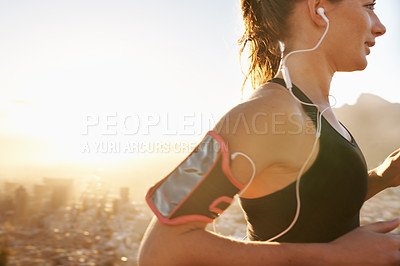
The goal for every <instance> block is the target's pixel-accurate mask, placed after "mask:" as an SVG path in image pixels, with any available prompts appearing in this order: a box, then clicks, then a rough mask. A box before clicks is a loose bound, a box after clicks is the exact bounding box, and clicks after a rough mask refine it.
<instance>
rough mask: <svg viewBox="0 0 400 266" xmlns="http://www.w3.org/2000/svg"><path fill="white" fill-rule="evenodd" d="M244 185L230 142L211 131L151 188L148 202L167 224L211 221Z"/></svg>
mask: <svg viewBox="0 0 400 266" xmlns="http://www.w3.org/2000/svg"><path fill="white" fill-rule="evenodd" d="M243 187H244V185H242V184H241V183H240V182H238V181H237V180H236V179H235V178H234V177H233V175H232V172H231V169H230V157H229V151H228V145H227V144H226V143H225V141H224V140H223V139H222V137H221V136H220V135H218V133H217V132H215V131H209V132H208V133H207V134H206V136H205V137H204V138H203V140H202V141H201V142H200V143H199V145H198V146H197V147H196V148H195V149H194V150H193V151H192V153H191V154H190V155H189V156H188V157H186V159H185V160H184V161H183V162H181V163H180V164H179V165H178V166H177V167H176V168H175V169H174V170H173V171H172V172H171V173H170V174H168V175H167V176H166V177H165V178H164V179H162V180H161V181H159V182H158V183H157V184H155V185H154V186H153V187H151V188H150V189H149V191H148V192H147V194H146V201H147V203H148V204H149V206H150V208H151V209H152V211H153V212H154V213H155V215H156V216H157V218H158V219H159V220H160V221H161V222H162V223H164V224H169V225H175V224H181V223H184V222H188V221H204V222H207V223H211V222H212V221H213V220H214V219H215V218H217V217H218V216H219V215H220V214H221V213H222V212H223V211H224V210H225V209H226V208H228V206H229V205H230V204H231V202H232V200H233V197H234V196H235V195H236V194H237V193H238V192H239V191H240V190H241V189H243Z"/></svg>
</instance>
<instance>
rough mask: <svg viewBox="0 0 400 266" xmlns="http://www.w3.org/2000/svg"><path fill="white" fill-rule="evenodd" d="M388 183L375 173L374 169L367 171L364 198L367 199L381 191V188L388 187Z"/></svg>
mask: <svg viewBox="0 0 400 266" xmlns="http://www.w3.org/2000/svg"><path fill="white" fill-rule="evenodd" d="M388 187H389V185H388V184H387V182H385V180H384V179H383V178H382V177H381V176H380V175H378V174H377V172H376V169H373V170H371V171H369V172H368V193H367V197H366V198H365V200H368V199H370V198H372V197H373V196H375V195H376V194H378V193H379V192H381V191H382V190H384V189H386V188H388Z"/></svg>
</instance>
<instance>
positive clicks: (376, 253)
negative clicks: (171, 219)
mask: <svg viewBox="0 0 400 266" xmlns="http://www.w3.org/2000/svg"><path fill="white" fill-rule="evenodd" d="M241 5H242V11H243V18H244V22H245V28H246V31H245V34H244V37H243V38H242V44H243V45H246V44H248V43H249V44H250V52H251V58H250V59H251V65H250V71H249V74H250V77H251V80H252V84H253V86H259V87H258V88H257V90H256V91H255V92H254V94H253V95H252V96H251V97H250V99H249V100H247V101H246V102H244V103H242V104H240V105H238V106H236V107H235V108H233V109H232V110H231V111H229V112H228V113H227V114H226V116H225V117H224V118H223V119H221V121H220V122H219V123H218V124H217V125H216V127H215V131H217V132H218V133H219V135H220V136H222V138H223V139H224V140H225V141H226V142H227V143H228V145H229V150H230V152H231V153H232V154H234V153H236V152H242V153H244V154H246V155H248V157H249V158H250V159H251V162H253V163H254V165H255V169H256V171H255V177H254V179H252V180H251V182H250V176H251V175H252V170H253V168H252V167H251V164H250V163H249V161H248V159H247V158H246V157H240V156H238V157H237V158H235V159H234V160H232V162H231V165H230V166H231V170H232V173H233V176H234V177H235V178H236V179H237V180H238V181H239V182H240V183H241V184H248V183H249V182H250V185H249V186H248V187H247V189H246V190H245V191H243V194H241V201H242V206H243V208H244V210H245V212H246V218H247V220H248V224H249V227H248V228H249V238H250V240H256V241H253V242H241V241H233V240H229V239H226V238H223V237H221V236H217V235H215V234H212V233H209V232H206V231H205V230H204V228H205V226H206V223H205V222H202V221H192V222H187V223H184V224H180V225H174V226H171V225H165V224H162V223H160V222H159V221H156V220H154V221H153V222H152V224H151V225H150V226H149V229H148V231H147V232H146V235H145V238H144V241H143V243H142V246H141V249H140V256H139V263H140V264H142V265H265V264H270V265H281V264H282V265H286V264H289V263H292V264H296V265H302V264H304V265H314V264H318V265H319V264H322V265H326V264H335V265H398V264H399V263H400V251H399V249H400V238H399V237H398V236H393V235H388V234H385V233H387V232H389V231H391V230H393V229H394V228H396V227H397V226H398V225H399V221H398V220H394V221H391V222H384V223H377V224H373V225H369V226H366V227H359V210H360V208H361V206H362V203H363V201H364V200H365V199H367V198H369V197H371V196H373V195H375V194H376V193H378V192H379V191H381V190H382V189H384V188H386V187H391V186H397V185H399V184H400V159H399V156H400V151H399V150H398V151H397V152H395V153H393V154H392V155H390V156H389V157H388V159H387V160H386V161H385V163H384V164H383V165H381V166H380V167H378V168H376V169H374V170H372V171H370V172H369V173H368V172H367V169H366V165H365V162H364V159H363V156H362V154H361V152H360V150H359V149H358V147H357V144H356V142H355V140H354V139H353V137H352V136H351V134H350V133H349V132H348V131H347V130H346V129H345V128H344V127H343V126H342V125H341V124H340V123H339V122H338V121H337V119H336V118H335V116H334V114H333V112H332V110H331V108H330V103H329V97H328V96H329V89H330V83H331V79H332V77H333V75H334V73H335V72H338V71H356V70H362V69H364V68H365V67H366V65H367V61H366V56H367V55H368V54H369V53H370V47H372V46H373V45H374V43H375V39H376V38H377V37H379V36H381V35H383V34H384V33H385V30H386V29H385V27H384V26H383V25H382V24H381V22H380V21H379V19H378V18H377V16H376V15H375V13H374V11H373V9H374V5H375V2H374V1H371V0H339V1H338V0H242V3H241ZM320 8H323V12H321V9H320ZM325 16H326V17H327V18H325ZM327 23H329V24H330V25H329V30H328V31H327V33H326V36H325V31H326V30H327V29H328V25H327ZM321 36H325V37H324V38H323V40H322V42H321V43H320V45H319V46H318V48H317V49H315V50H313V51H309V52H302V53H297V54H292V55H291V56H290V57H286V56H287V55H288V54H289V53H290V52H293V51H298V50H302V49H309V48H312V47H315V46H316V44H317V43H318V42H319V40H321ZM280 42H281V43H283V44H284V47H285V50H284V62H281V54H280ZM280 67H282V68H284V69H286V70H289V71H290V74H289V75H287V74H286V75H283V74H282V73H281V72H280V71H279V70H280ZM286 73H287V72H286ZM283 78H285V80H283ZM289 78H290V79H291V81H290V80H289ZM291 85H292V86H293V88H292V89H286V87H288V88H291ZM300 88H301V89H300ZM321 113H323V115H322V116H320V115H321ZM319 127H321V129H320V128H319ZM316 136H317V137H316ZM300 177H301V179H300V181H301V182H300V181H299V182H296V180H299V178H300ZM297 185H299V186H298V187H297ZM296 196H298V197H299V198H300V200H298V199H297V198H296ZM299 210H300V211H299ZM275 239H276V240H277V241H279V242H295V243H305V242H307V243H314V244H295V243H292V244H290V243H285V244H283V243H280V244H277V243H276V242H275V243H274V242H259V241H266V240H275ZM257 240H259V241H257ZM317 243H320V244H317Z"/></svg>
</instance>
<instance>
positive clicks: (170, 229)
mask: <svg viewBox="0 0 400 266" xmlns="http://www.w3.org/2000/svg"><path fill="white" fill-rule="evenodd" d="M398 223H399V222H398V221H394V222H393V221H392V222H386V223H380V224H375V225H373V226H375V227H376V228H373V230H371V229H366V228H367V227H365V228H358V229H356V230H354V231H352V232H351V233H349V234H347V235H345V236H343V237H341V238H339V239H337V240H335V241H334V242H332V243H325V244H290V243H266V242H242V241H235V240H231V239H227V238H225V237H222V236H218V235H215V234H213V233H210V232H206V231H204V230H203V229H201V228H193V229H192V230H191V229H189V230H187V228H186V229H182V227H180V226H177V227H174V226H167V225H163V224H161V223H159V222H153V224H152V225H151V226H150V229H149V230H148V232H146V235H145V237H144V239H143V241H142V245H141V248H140V250H139V265H140V266H152V265H166V266H168V265H221V266H222V265H240V266H242V265H392V264H389V263H386V262H389V261H390V262H391V263H392V262H393V261H395V262H399V260H400V258H396V257H395V256H394V255H395V254H398V253H399V252H398V248H399V246H400V244H399V243H395V241H393V239H392V236H390V235H386V234H383V233H385V232H386V231H390V230H393V229H394V228H395V227H396V226H398ZM376 254H379V256H377V255H376Z"/></svg>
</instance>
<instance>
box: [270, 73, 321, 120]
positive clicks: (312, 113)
mask: <svg viewBox="0 0 400 266" xmlns="http://www.w3.org/2000/svg"><path fill="white" fill-rule="evenodd" d="M270 82H273V83H276V84H279V85H282V86H283V87H285V88H286V83H285V81H284V80H283V79H281V78H273V79H271V80H270ZM292 85H293V87H292V92H293V94H294V95H295V96H296V97H297V99H299V100H300V101H302V102H305V103H309V104H313V102H312V101H311V100H310V98H308V97H307V95H305V94H304V93H303V92H302V91H301V90H300V89H299V88H298V87H297V86H296V85H295V84H293V83H292ZM302 106H303V109H304V111H305V112H306V113H307V115H308V116H309V117H310V118H311V120H312V121H313V122H314V124H315V126H317V116H318V111H317V108H316V107H315V106H311V105H307V104H302Z"/></svg>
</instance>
